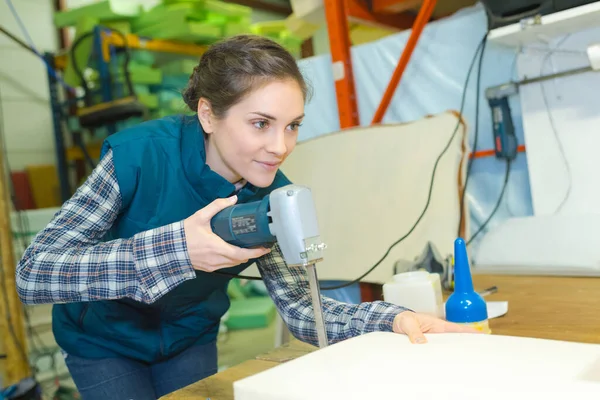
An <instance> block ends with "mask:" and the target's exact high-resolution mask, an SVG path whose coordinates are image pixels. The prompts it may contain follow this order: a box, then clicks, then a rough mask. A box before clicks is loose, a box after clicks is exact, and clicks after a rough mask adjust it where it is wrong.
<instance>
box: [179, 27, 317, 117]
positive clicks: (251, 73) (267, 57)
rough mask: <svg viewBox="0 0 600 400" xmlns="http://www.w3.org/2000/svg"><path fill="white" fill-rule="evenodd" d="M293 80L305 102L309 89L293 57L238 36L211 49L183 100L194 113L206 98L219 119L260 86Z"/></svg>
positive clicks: (276, 46)
mask: <svg viewBox="0 0 600 400" xmlns="http://www.w3.org/2000/svg"><path fill="white" fill-rule="evenodd" d="M274 79H276V80H285V79H294V80H295V81H296V82H297V83H298V85H299V86H300V88H301V90H302V94H303V95H304V100H305V101H306V100H307V98H308V97H309V96H310V94H309V88H308V85H307V83H306V81H305V80H304V77H303V76H302V73H301V72H300V69H299V68H298V65H297V64H296V60H295V59H294V57H293V56H292V55H291V54H290V53H289V52H288V51H287V50H286V49H285V48H283V47H282V46H280V45H279V44H278V43H276V42H274V41H273V40H270V39H268V38H265V37H262V36H255V35H238V36H233V37H231V38H228V39H224V40H222V41H220V42H217V43H215V44H213V45H212V46H210V48H209V49H208V50H207V51H206V52H205V53H204V54H203V55H202V57H201V58H200V63H199V64H198V65H197V66H196V67H195V68H194V72H192V75H191V76H190V79H189V82H188V85H187V88H186V89H185V91H184V92H183V100H184V101H185V103H186V104H187V106H188V107H189V108H190V109H191V110H192V111H194V112H196V111H197V109H198V101H199V100H200V98H202V97H204V98H205V99H207V100H208V101H209V102H210V104H211V107H212V112H213V114H214V115H215V117H217V118H222V117H224V116H225V114H226V113H227V110H229V108H230V107H231V106H233V105H234V104H236V103H237V102H239V101H240V100H242V99H243V98H244V96H246V95H247V94H248V93H249V92H251V91H252V90H253V89H255V88H256V87H257V86H260V85H261V84H264V83H266V82H267V81H271V80H274Z"/></svg>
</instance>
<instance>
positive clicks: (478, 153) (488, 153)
mask: <svg viewBox="0 0 600 400" xmlns="http://www.w3.org/2000/svg"><path fill="white" fill-rule="evenodd" d="M525 151H526V149H525V145H523V144H520V145H519V146H518V147H517V153H525ZM495 155H496V150H494V149H490V150H479V151H476V152H472V153H471V154H469V158H484V157H492V156H495Z"/></svg>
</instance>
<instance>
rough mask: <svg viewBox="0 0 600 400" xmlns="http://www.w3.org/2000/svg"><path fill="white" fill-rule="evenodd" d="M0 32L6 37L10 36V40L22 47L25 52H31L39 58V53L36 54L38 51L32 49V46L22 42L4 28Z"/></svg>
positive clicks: (0, 27) (0, 28)
mask: <svg viewBox="0 0 600 400" xmlns="http://www.w3.org/2000/svg"><path fill="white" fill-rule="evenodd" d="M0 32H2V33H4V34H5V35H6V36H8V37H9V38H10V39H12V41H14V42H15V43H17V44H18V45H19V46H21V47H22V48H24V49H25V50H27V51H29V52H31V53H32V54H33V55H35V56H36V57H37V56H38V53H36V51H35V50H34V49H33V48H31V46H29V45H28V44H27V43H25V42H24V41H22V40H21V39H19V38H18V37H16V36H15V35H13V34H12V33H10V32H9V31H7V30H6V29H5V28H4V27H3V26H0Z"/></svg>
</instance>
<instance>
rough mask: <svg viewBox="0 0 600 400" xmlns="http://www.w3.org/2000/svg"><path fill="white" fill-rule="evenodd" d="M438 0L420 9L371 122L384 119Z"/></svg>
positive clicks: (430, 1) (425, 4) (378, 121)
mask: <svg viewBox="0 0 600 400" xmlns="http://www.w3.org/2000/svg"><path fill="white" fill-rule="evenodd" d="M436 3H437V0H425V2H424V3H423V5H422V6H421V9H420V10H419V15H418V16H417V20H416V21H415V24H414V26H413V28H412V31H411V33H410V37H409V38H408V42H407V43H406V46H405V47H404V50H403V51H402V55H401V56H400V60H399V61H398V65H397V66H396V69H395V70H394V73H393V74H392V79H391V80H390V83H389V85H388V87H387V89H386V91H385V93H384V94H383V98H382V99H381V103H379V107H378V108H377V110H376V111H375V115H374V116H373V120H372V121H371V124H378V123H380V122H381V120H382V119H383V116H384V115H385V112H386V110H387V108H388V106H389V105H390V102H391V101H392V97H393V96H394V92H395V91H396V88H397V87H398V83H400V79H401V78H402V75H403V74H404V71H405V70H406V66H407V65H408V61H409V60H410V56H411V55H412V52H413V50H414V49H415V47H416V45H417V42H418V40H419V37H420V36H421V32H423V29H424V28H425V25H427V22H429V19H430V18H431V14H432V13H433V9H434V8H435V5H436Z"/></svg>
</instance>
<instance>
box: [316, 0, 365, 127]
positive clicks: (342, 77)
mask: <svg viewBox="0 0 600 400" xmlns="http://www.w3.org/2000/svg"><path fill="white" fill-rule="evenodd" d="M324 5H325V17H326V18H327V31H328V34H329V46H330V50H331V67H332V69H333V80H334V82H335V92H336V95H337V105H338V114H339V119H340V129H344V128H349V127H352V126H358V125H359V124H360V121H359V117H358V105H357V103H356V89H355V86H354V74H353V73H352V56H351V53H350V46H351V44H350V32H349V29H348V15H349V14H348V3H347V2H346V0H325V1H324Z"/></svg>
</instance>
